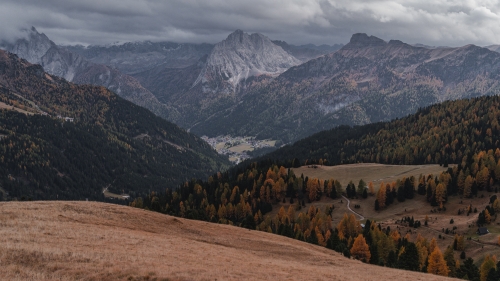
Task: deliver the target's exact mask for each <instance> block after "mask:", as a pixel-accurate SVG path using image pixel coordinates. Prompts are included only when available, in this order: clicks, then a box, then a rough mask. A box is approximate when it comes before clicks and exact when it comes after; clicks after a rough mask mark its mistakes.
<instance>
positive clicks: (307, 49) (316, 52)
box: [273, 40, 344, 62]
mask: <svg viewBox="0 0 500 281" xmlns="http://www.w3.org/2000/svg"><path fill="white" fill-rule="evenodd" d="M273 43H274V44H276V45H278V46H280V47H281V48H283V50H285V51H286V52H288V53H289V54H291V55H292V56H294V57H296V58H298V59H299V60H301V61H302V62H306V61H308V60H311V59H315V58H317V57H320V56H322V55H326V54H330V53H333V52H335V51H337V50H339V49H340V48H342V47H343V46H344V45H343V44H335V45H332V46H330V45H320V46H316V45H313V44H307V45H300V46H296V45H291V44H288V43H287V42H285V41H280V40H274V41H273Z"/></svg>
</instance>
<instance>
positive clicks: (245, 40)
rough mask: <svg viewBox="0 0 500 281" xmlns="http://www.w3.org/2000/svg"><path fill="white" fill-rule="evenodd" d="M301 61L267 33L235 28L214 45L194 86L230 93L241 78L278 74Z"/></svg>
mask: <svg viewBox="0 0 500 281" xmlns="http://www.w3.org/2000/svg"><path fill="white" fill-rule="evenodd" d="M300 63H301V61H300V60H298V59H297V58H295V57H293V56H292V55H290V54H288V53H287V52H285V51H284V50H283V48H281V47H280V46H278V45H276V44H274V43H273V42H272V41H271V40H270V39H269V38H267V37H266V36H264V35H262V34H259V33H253V34H247V33H245V32H243V31H241V30H236V31H235V32H233V33H231V34H230V35H229V36H228V37H227V38H226V39H225V40H223V41H222V42H220V43H218V44H216V45H215V47H214V49H213V50H212V52H211V53H210V55H209V56H208V58H207V62H206V65H205V67H204V68H203V70H202V72H201V73H200V75H199V76H198V78H197V80H196V81H195V83H194V86H196V84H198V83H201V84H202V85H203V91H204V92H226V93H232V92H234V91H236V90H237V88H238V84H239V83H240V82H241V81H242V80H246V79H248V78H250V77H252V76H260V75H269V76H277V75H279V74H281V73H283V72H284V71H286V70H287V69H288V68H290V67H292V66H295V65H298V64H300Z"/></svg>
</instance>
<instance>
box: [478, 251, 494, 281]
mask: <svg viewBox="0 0 500 281" xmlns="http://www.w3.org/2000/svg"><path fill="white" fill-rule="evenodd" d="M496 263H497V258H496V256H490V255H486V257H485V258H484V261H483V263H482V264H481V267H480V268H479V275H480V280H481V281H487V277H488V273H489V272H490V269H495V270H496V269H497V268H496V267H497V265H496Z"/></svg>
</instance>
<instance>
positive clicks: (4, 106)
mask: <svg viewBox="0 0 500 281" xmlns="http://www.w3.org/2000/svg"><path fill="white" fill-rule="evenodd" d="M0 109H10V110H15V111H17V112H20V113H24V114H29V115H33V114H34V113H33V112H29V111H26V110H24V109H20V108H18V107H14V106H12V105H8V104H6V103H4V102H0Z"/></svg>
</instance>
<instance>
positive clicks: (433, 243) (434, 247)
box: [429, 238, 437, 255]
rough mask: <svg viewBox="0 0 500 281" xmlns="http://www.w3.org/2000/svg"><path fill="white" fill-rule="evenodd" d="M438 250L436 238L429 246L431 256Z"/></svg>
mask: <svg viewBox="0 0 500 281" xmlns="http://www.w3.org/2000/svg"><path fill="white" fill-rule="evenodd" d="M436 248H437V241H436V238H432V240H431V243H430V244H429V255H430V254H431V253H432V252H434V250H435V249H436Z"/></svg>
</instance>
